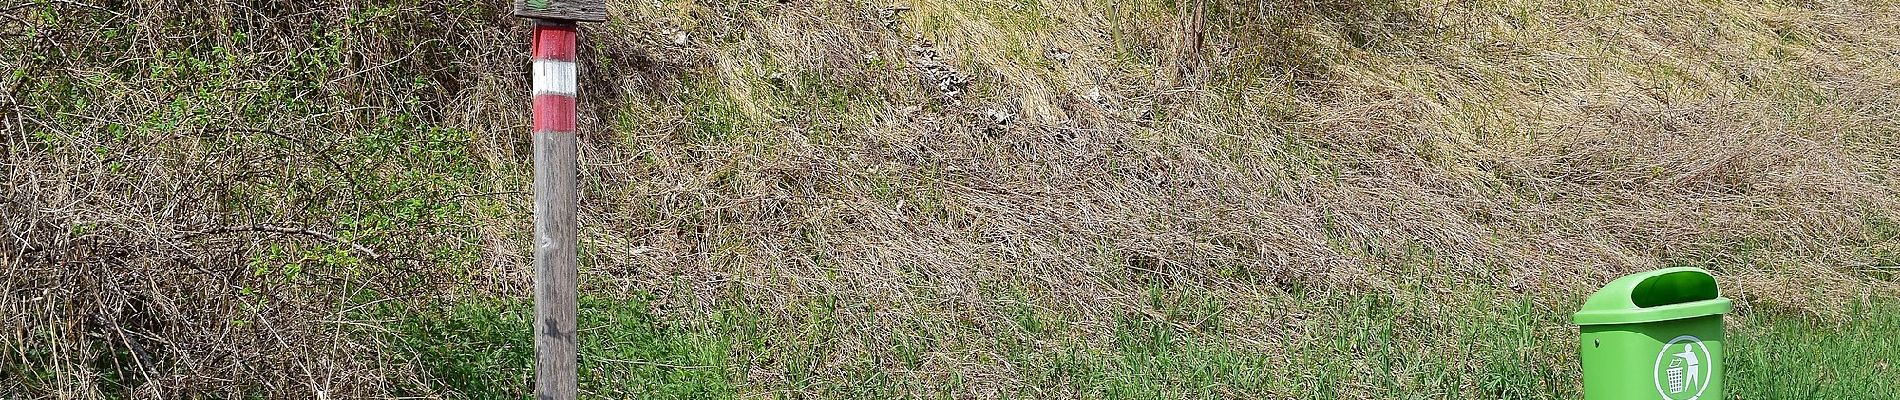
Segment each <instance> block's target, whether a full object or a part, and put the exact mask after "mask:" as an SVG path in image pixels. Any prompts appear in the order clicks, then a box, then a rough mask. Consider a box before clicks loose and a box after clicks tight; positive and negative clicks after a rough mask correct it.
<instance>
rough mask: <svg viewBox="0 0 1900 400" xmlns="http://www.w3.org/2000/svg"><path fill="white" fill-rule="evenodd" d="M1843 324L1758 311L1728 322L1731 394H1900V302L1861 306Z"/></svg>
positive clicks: (1888, 396)
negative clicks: (1759, 313)
mask: <svg viewBox="0 0 1900 400" xmlns="http://www.w3.org/2000/svg"><path fill="white" fill-rule="evenodd" d="M1850 312H1851V313H1850V315H1852V316H1853V317H1852V318H1849V320H1848V321H1846V322H1843V323H1830V322H1822V321H1816V320H1814V319H1812V318H1807V317H1802V316H1791V315H1761V316H1756V317H1754V318H1748V319H1745V320H1743V321H1742V322H1741V323H1740V324H1731V326H1730V327H1729V329H1730V332H1731V334H1730V338H1729V343H1728V344H1727V345H1728V349H1729V354H1728V359H1729V364H1728V374H1727V376H1725V380H1724V381H1723V382H1725V383H1726V384H1727V386H1728V392H1729V395H1730V396H1731V397H1735V398H1746V399H1900V383H1896V382H1900V379H1896V376H1900V304H1897V303H1895V302H1894V301H1892V300H1886V301H1876V302H1873V303H1871V304H1866V303H1858V304H1856V305H1855V306H1853V307H1851V308H1850Z"/></svg>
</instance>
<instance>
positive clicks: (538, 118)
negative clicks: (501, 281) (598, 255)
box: [515, 0, 607, 400]
mask: <svg viewBox="0 0 1900 400" xmlns="http://www.w3.org/2000/svg"><path fill="white" fill-rule="evenodd" d="M515 16H518V17H524V18H531V19H533V20H534V37H533V39H531V40H532V43H531V45H530V46H531V47H530V49H531V51H530V52H531V53H532V54H533V57H534V66H533V70H534V105H533V108H534V128H533V131H532V132H531V133H530V134H532V135H534V139H533V140H534V320H535V322H534V324H533V325H534V353H535V354H534V393H535V398H536V399H540V400H568V399H573V398H575V396H576V394H577V392H579V389H580V388H579V385H580V383H579V377H578V374H577V371H576V369H577V358H578V354H577V352H576V346H575V338H574V335H575V331H576V330H577V329H576V325H577V324H576V322H575V314H576V301H575V298H576V294H575V292H576V291H577V287H576V286H577V279H576V277H577V276H578V275H579V273H580V271H579V266H578V263H577V262H576V259H575V255H574V248H575V244H576V240H575V235H576V230H577V228H578V225H579V224H578V223H577V222H576V221H575V218H574V213H575V209H576V208H578V207H579V206H580V204H579V203H580V201H579V199H578V198H576V195H575V184H576V181H577V180H579V175H580V171H579V169H578V168H577V167H576V164H575V160H574V158H575V147H576V143H575V139H574V135H575V131H574V103H575V99H576V96H575V94H576V93H578V92H577V90H576V89H577V88H576V86H577V83H576V82H577V79H575V77H576V74H577V73H578V70H579V67H578V66H579V63H580V60H579V58H578V57H576V50H577V46H576V39H578V38H577V36H578V33H579V31H578V30H577V29H576V27H575V24H576V23H578V22H599V21H604V20H606V18H607V5H606V4H605V1H604V0H584V1H573V0H515Z"/></svg>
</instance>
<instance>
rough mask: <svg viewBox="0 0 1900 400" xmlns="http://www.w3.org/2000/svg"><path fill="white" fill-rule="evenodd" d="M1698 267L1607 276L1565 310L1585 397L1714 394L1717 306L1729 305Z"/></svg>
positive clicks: (1668, 398)
mask: <svg viewBox="0 0 1900 400" xmlns="http://www.w3.org/2000/svg"><path fill="white" fill-rule="evenodd" d="M1731 306H1732V305H1731V303H1730V301H1729V299H1728V298H1725V297H1722V296H1721V292H1720V290H1719V289H1717V288H1716V287H1715V277H1714V276H1712V275H1709V272H1708V271H1704V270H1702V269H1701V268H1693V267H1677V268H1664V269H1659V270H1655V271H1649V272H1644V273H1639V274H1635V275H1630V276H1625V277H1622V278H1618V279H1617V280H1615V281H1611V282H1610V284H1608V285H1605V286H1604V287H1603V289H1600V290H1597V292H1596V293H1595V294H1591V295H1590V298H1589V299H1588V300H1585V301H1584V302H1583V309H1582V310H1581V311H1577V314H1576V315H1573V316H1571V321H1572V322H1575V323H1576V324H1577V325H1578V330H1580V331H1582V333H1583V335H1582V343H1581V347H1582V349H1583V351H1582V352H1581V353H1580V354H1581V358H1582V360H1583V396H1584V398H1585V399H1590V400H1647V399H1662V400H1720V399H1721V398H1722V314H1724V313H1727V312H1728V311H1729V308H1730V307H1731Z"/></svg>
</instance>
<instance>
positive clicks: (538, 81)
mask: <svg viewBox="0 0 1900 400" xmlns="http://www.w3.org/2000/svg"><path fill="white" fill-rule="evenodd" d="M534 94H537V95H539V94H560V95H568V96H573V95H574V63H573V62H571V61H557V60H534Z"/></svg>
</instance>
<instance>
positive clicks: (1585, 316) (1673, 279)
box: [1570, 267, 1732, 325]
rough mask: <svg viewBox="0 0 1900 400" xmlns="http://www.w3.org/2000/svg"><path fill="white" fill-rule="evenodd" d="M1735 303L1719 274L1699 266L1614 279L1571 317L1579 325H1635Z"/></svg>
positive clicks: (1723, 309) (1708, 311)
mask: <svg viewBox="0 0 1900 400" xmlns="http://www.w3.org/2000/svg"><path fill="white" fill-rule="evenodd" d="M1730 307H1732V303H1731V302H1730V301H1729V299H1728V298H1726V297H1722V293H1721V289H1718V288H1716V287H1715V276H1713V275H1709V271H1704V270H1702V269H1701V268H1695V267H1675V268H1663V269H1659V270H1655V271H1649V272H1643V273H1637V274H1633V275H1629V276H1625V277H1622V278H1617V279H1616V280H1615V281H1611V282H1610V284H1608V285H1604V286H1603V289H1599V290H1597V292H1596V293H1594V294H1591V295H1590V298H1589V299H1587V300H1584V302H1583V309H1582V310H1580V311H1577V313H1576V314H1575V315H1572V316H1571V317H1570V321H1571V322H1574V323H1576V324H1577V325H1613V324H1635V323H1643V322H1656V321H1668V320H1675V319H1684V318H1695V317H1700V316H1705V315H1716V314H1722V313H1726V312H1728V311H1729V308H1730Z"/></svg>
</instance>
